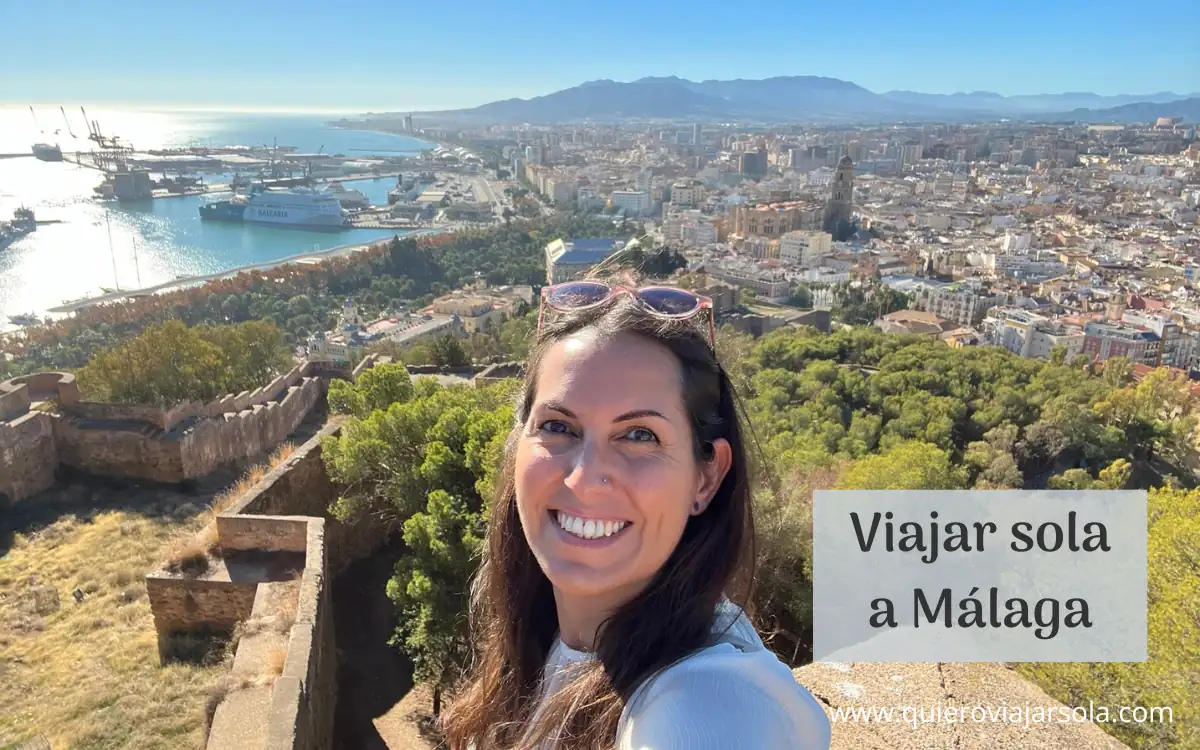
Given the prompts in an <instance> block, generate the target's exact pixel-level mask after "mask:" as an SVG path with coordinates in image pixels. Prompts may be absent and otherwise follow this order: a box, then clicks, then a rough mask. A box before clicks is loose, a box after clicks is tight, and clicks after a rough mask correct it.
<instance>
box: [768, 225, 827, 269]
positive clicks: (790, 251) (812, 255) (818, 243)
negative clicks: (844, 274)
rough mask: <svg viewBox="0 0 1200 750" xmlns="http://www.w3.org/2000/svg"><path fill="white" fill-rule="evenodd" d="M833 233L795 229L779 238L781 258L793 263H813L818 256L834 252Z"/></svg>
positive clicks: (805, 264) (809, 264)
mask: <svg viewBox="0 0 1200 750" xmlns="http://www.w3.org/2000/svg"><path fill="white" fill-rule="evenodd" d="M832 248H833V235H831V234H829V233H828V232H812V231H795V232H787V233H785V234H784V235H783V236H781V237H780V238H779V259H780V260H782V261H783V262H785V263H791V264H792V265H804V266H811V265H813V264H814V263H815V262H816V260H817V258H820V257H821V256H822V255H828V254H829V253H831V252H833V249H832Z"/></svg>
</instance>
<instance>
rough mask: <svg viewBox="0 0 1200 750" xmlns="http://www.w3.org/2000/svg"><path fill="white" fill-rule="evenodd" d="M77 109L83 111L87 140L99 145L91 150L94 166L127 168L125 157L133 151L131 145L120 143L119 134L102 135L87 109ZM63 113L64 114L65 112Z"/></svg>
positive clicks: (97, 123) (117, 169) (121, 169)
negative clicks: (97, 148) (89, 117)
mask: <svg viewBox="0 0 1200 750" xmlns="http://www.w3.org/2000/svg"><path fill="white" fill-rule="evenodd" d="M79 111H80V112H82V113H83V122H84V124H85V125H87V129H88V140H89V141H93V142H94V143H95V144H96V145H97V146H98V147H99V150H94V151H92V160H93V161H94V162H95V164H96V166H97V167H99V168H100V169H102V170H104V171H105V172H114V171H125V170H128V169H129V164H128V161H127V159H128V157H129V155H130V154H132V153H133V146H131V145H127V144H123V143H121V139H120V137H119V136H115V135H114V136H106V135H104V133H103V132H101V130H100V122H99V121H98V120H89V119H88V114H87V110H86V109H84V108H83V107H80V108H79ZM63 114H64V116H65V114H66V113H65V112H64V113H63Z"/></svg>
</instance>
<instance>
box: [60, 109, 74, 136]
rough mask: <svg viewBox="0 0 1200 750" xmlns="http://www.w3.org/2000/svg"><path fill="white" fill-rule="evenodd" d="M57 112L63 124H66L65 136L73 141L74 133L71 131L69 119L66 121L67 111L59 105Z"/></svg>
mask: <svg viewBox="0 0 1200 750" xmlns="http://www.w3.org/2000/svg"><path fill="white" fill-rule="evenodd" d="M58 111H59V112H62V116H63V122H65V123H66V124H67V135H69V136H71V138H73V139H74V138H75V131H74V130H71V121H70V120H69V119H67V110H65V109H63V107H62V105H59V107H58Z"/></svg>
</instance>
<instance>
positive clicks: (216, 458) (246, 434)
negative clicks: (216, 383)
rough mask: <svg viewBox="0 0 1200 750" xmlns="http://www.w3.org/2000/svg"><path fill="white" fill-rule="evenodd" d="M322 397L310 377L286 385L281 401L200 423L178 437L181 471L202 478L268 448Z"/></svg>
mask: <svg viewBox="0 0 1200 750" xmlns="http://www.w3.org/2000/svg"><path fill="white" fill-rule="evenodd" d="M323 396H324V386H323V384H322V382H321V381H320V380H316V379H312V378H310V379H307V380H304V381H302V382H301V383H300V384H299V385H295V386H291V387H289V388H288V392H287V395H286V396H285V397H284V398H283V400H282V401H272V402H269V403H267V404H266V405H262V404H256V405H254V406H252V407H250V408H247V409H244V410H243V411H241V412H238V413H237V414H233V415H223V416H222V417H219V418H216V419H207V420H204V421H202V422H199V423H198V424H196V426H195V427H193V428H191V429H190V430H188V431H187V432H186V433H185V434H184V435H183V437H182V438H181V440H180V442H181V454H182V461H183V466H182V470H183V474H184V475H185V476H187V477H201V476H204V475H206V474H209V473H211V472H212V471H213V470H214V469H216V468H217V467H219V466H221V465H222V464H225V463H229V462H231V461H236V460H237V459H240V458H244V457H246V456H253V455H257V454H260V453H265V452H267V451H269V450H270V449H271V448H273V447H274V446H276V445H278V444H279V443H281V442H283V441H284V440H286V439H287V436H288V435H290V434H292V433H293V432H294V431H295V430H296V428H297V427H299V426H300V423H301V422H302V421H304V418H305V417H306V416H308V413H309V412H311V411H312V410H313V408H314V407H315V406H317V404H318V403H319V402H320V401H321V398H322V397H323Z"/></svg>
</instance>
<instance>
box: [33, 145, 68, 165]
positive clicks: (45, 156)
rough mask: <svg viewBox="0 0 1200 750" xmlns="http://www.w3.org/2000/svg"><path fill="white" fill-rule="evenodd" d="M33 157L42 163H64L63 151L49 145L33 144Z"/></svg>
mask: <svg viewBox="0 0 1200 750" xmlns="http://www.w3.org/2000/svg"><path fill="white" fill-rule="evenodd" d="M33 155H34V156H36V157H37V158H38V159H41V160H42V161H62V160H63V153H62V149H61V148H59V147H58V146H51V145H50V144H49V143H35V144H33Z"/></svg>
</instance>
